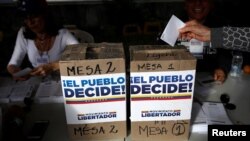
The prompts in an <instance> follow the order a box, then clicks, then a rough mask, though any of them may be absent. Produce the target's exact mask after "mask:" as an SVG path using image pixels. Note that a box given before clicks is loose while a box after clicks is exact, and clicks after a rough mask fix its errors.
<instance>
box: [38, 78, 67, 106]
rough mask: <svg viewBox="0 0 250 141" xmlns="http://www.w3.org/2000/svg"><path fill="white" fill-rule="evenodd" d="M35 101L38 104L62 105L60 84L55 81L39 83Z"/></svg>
mask: <svg viewBox="0 0 250 141" xmlns="http://www.w3.org/2000/svg"><path fill="white" fill-rule="evenodd" d="M35 101H36V102H38V103H63V101H64V99H63V95H62V88H61V83H60V82H57V81H46V82H42V83H40V85H39V87H38V89H37V92H36V96H35Z"/></svg>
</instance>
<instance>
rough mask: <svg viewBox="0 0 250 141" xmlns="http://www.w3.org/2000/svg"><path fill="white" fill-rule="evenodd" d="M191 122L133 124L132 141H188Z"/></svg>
mask: <svg viewBox="0 0 250 141" xmlns="http://www.w3.org/2000/svg"><path fill="white" fill-rule="evenodd" d="M189 126H190V120H181V121H147V122H133V123H132V125H131V138H132V141H187V140H188V136H189Z"/></svg>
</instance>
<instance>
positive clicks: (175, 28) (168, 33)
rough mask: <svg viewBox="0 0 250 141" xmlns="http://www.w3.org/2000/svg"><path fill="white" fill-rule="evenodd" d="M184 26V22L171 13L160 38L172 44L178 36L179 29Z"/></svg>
mask: <svg viewBox="0 0 250 141" xmlns="http://www.w3.org/2000/svg"><path fill="white" fill-rule="evenodd" d="M184 26H185V23H184V22H182V21H181V20H180V19H178V18H177V17H176V16H175V15H172V17H171V18H170V20H169V22H168V24H167V26H166V27H165V29H164V31H163V33H162V34H161V40H163V41H165V42H166V43H168V44H169V45H171V46H174V45H175V42H176V40H177V38H178V36H179V29H180V28H182V27H184Z"/></svg>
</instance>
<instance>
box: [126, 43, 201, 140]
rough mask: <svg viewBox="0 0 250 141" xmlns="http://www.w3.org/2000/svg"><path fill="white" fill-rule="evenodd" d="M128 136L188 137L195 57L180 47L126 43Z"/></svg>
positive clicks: (155, 137)
mask: <svg viewBox="0 0 250 141" xmlns="http://www.w3.org/2000/svg"><path fill="white" fill-rule="evenodd" d="M130 55H132V56H131V63H130V69H131V70H130V71H131V73H130V97H131V98H130V101H131V139H132V140H133V141H140V140H158V141H166V140H171V141H172V140H176V141H179V140H188V135H189V126H190V118H191V109H192V101H193V89H194V80H195V68H196V59H195V58H194V57H193V56H192V55H191V54H190V53H189V52H187V51H186V50H185V49H184V47H175V48H169V46H154V45H152V46H151V47H149V46H145V45H144V46H143V45H141V46H140V45H139V46H131V47H130Z"/></svg>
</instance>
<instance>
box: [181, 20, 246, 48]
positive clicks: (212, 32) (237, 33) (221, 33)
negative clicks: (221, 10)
mask: <svg viewBox="0 0 250 141" xmlns="http://www.w3.org/2000/svg"><path fill="white" fill-rule="evenodd" d="M179 32H180V38H185V39H189V40H190V39H192V38H195V39H197V40H200V41H204V42H209V41H210V42H211V44H212V46H211V47H212V48H225V49H231V50H239V51H247V52H250V27H221V28H208V27H206V26H204V25H202V24H200V23H198V22H197V21H195V20H192V21H188V22H186V25H185V26H184V27H183V28H181V29H180V30H179Z"/></svg>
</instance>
